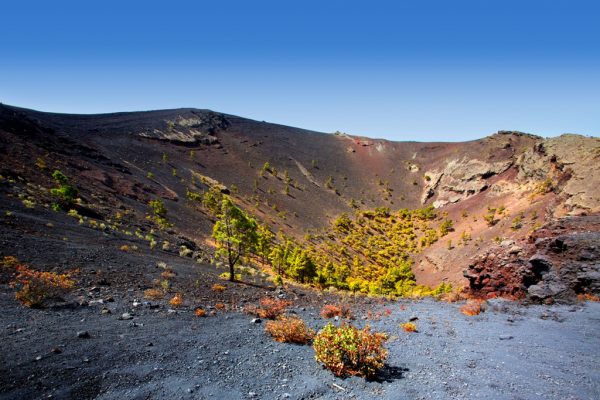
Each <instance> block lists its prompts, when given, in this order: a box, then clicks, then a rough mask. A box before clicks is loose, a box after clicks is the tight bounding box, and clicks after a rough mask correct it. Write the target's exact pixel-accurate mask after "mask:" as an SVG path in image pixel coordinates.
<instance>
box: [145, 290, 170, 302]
mask: <svg viewBox="0 0 600 400" xmlns="http://www.w3.org/2000/svg"><path fill="white" fill-rule="evenodd" d="M144 297H145V298H147V299H149V300H160V299H162V298H163V297H165V293H164V292H163V291H162V290H160V289H146V290H144Z"/></svg>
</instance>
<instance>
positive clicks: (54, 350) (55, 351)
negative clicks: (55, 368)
mask: <svg viewBox="0 0 600 400" xmlns="http://www.w3.org/2000/svg"><path fill="white" fill-rule="evenodd" d="M50 353H53V354H60V353H62V350H61V349H59V348H58V347H54V348H53V349H52V350H50Z"/></svg>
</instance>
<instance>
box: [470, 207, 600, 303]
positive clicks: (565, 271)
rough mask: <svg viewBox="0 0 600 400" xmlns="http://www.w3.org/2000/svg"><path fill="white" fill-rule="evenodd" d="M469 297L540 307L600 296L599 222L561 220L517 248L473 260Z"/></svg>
mask: <svg viewBox="0 0 600 400" xmlns="http://www.w3.org/2000/svg"><path fill="white" fill-rule="evenodd" d="M464 276H465V277H466V278H467V279H468V280H469V288H468V291H469V292H470V293H471V294H473V295H476V296H482V297H488V298H489V297H499V296H500V297H511V298H525V297H527V298H529V299H530V300H532V301H536V302H546V303H547V302H552V301H555V300H562V301H565V300H571V299H573V298H575V296H576V295H578V294H585V293H589V294H594V295H598V294H600V216H587V217H567V218H563V219H560V220H556V221H554V222H552V223H550V224H549V225H547V226H546V227H544V228H542V229H540V230H539V231H537V232H535V233H534V234H533V235H531V236H530V237H529V240H528V242H524V243H521V245H520V246H517V245H516V244H515V243H514V242H512V241H505V242H503V243H502V244H501V245H499V246H495V247H493V248H491V249H490V250H488V251H487V252H486V253H485V254H482V255H479V256H477V257H475V258H474V259H472V262H471V264H470V265H469V268H468V269H467V270H466V271H464Z"/></svg>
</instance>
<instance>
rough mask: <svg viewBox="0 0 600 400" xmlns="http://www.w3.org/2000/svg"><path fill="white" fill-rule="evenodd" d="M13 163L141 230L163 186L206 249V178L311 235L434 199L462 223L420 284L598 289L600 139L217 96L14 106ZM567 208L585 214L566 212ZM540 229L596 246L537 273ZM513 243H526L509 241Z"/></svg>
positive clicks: (3, 146)
mask: <svg viewBox="0 0 600 400" xmlns="http://www.w3.org/2000/svg"><path fill="white" fill-rule="evenodd" d="M0 161H1V166H0V175H2V176H3V177H4V178H6V179H7V181H6V182H5V183H4V184H3V185H4V186H3V191H2V196H5V197H6V196H13V197H14V196H32V197H37V198H39V199H40V202H43V201H45V199H46V198H47V197H48V195H47V193H48V190H47V188H49V187H51V186H52V185H53V180H52V177H51V171H52V170H54V169H60V170H62V171H63V172H64V173H65V174H66V175H67V176H69V177H70V179H71V180H72V182H73V184H74V185H76V186H77V187H78V188H79V190H80V194H81V196H82V198H83V199H84V201H85V207H82V209H83V208H85V210H86V211H85V212H88V213H93V214H94V215H97V216H101V217H102V218H105V219H110V218H112V217H114V215H115V213H116V211H117V210H120V211H121V212H125V211H124V210H127V215H128V218H130V220H131V223H132V224H137V226H139V227H140V228H141V229H150V224H149V223H148V222H147V219H146V214H147V213H148V206H147V204H148V201H150V200H152V199H155V198H161V199H163V200H164V203H165V207H166V209H167V210H168V214H169V216H170V219H171V222H172V223H173V227H172V228H171V229H170V230H169V231H168V232H165V234H166V235H171V236H172V237H173V239H172V240H173V241H174V242H177V241H182V242H185V243H188V244H189V246H195V247H197V248H198V249H201V248H202V247H208V246H207V244H206V243H207V240H208V237H209V236H210V230H211V226H212V220H211V218H210V217H209V216H208V215H207V214H205V213H204V212H203V211H202V209H201V208H199V207H196V206H195V205H194V203H193V202H192V201H190V200H189V196H190V193H200V192H203V191H205V190H206V189H207V188H208V187H218V188H219V189H220V190H223V191H227V192H229V193H230V194H231V195H232V196H233V197H234V198H235V200H236V202H238V204H240V205H241V206H242V207H244V208H245V209H246V210H247V211H248V212H250V213H251V214H253V215H255V216H256V217H257V218H258V219H259V220H261V221H262V222H264V223H266V224H268V225H269V226H270V227H271V228H272V229H273V230H274V231H282V232H284V233H286V234H288V235H291V236H293V237H296V238H298V239H301V238H302V237H303V236H304V235H305V234H306V233H309V232H310V233H316V232H320V231H321V230H322V229H323V228H326V227H328V226H329V225H330V223H331V221H333V220H334V219H335V218H336V217H338V216H339V215H341V214H342V213H344V212H345V213H355V212H356V211H357V210H358V209H363V210H364V209H374V208H376V207H388V208H390V209H392V210H396V209H400V208H411V209H414V208H419V207H423V206H429V205H433V206H434V207H436V209H437V212H438V214H439V216H440V218H447V219H451V220H452V221H453V231H450V232H449V233H448V235H447V236H445V237H444V238H440V239H439V240H438V241H437V242H435V243H433V244H432V245H431V246H429V247H426V248H423V249H422V250H421V251H420V252H419V253H418V254H415V255H414V258H415V264H414V266H413V271H414V273H415V274H416V276H417V281H418V282H419V283H425V284H429V285H435V284H437V283H439V282H443V281H445V282H451V283H453V284H454V285H455V286H463V285H466V286H469V287H470V290H472V291H473V292H474V293H479V294H485V295H493V296H495V295H510V296H516V297H523V296H531V297H535V298H537V299H546V298H547V297H544V296H545V294H546V293H551V294H550V297H552V296H560V294H561V293H569V294H571V295H572V294H574V293H580V292H581V291H582V290H583V289H582V288H583V287H584V286H585V287H589V288H590V290H593V291H597V286H596V284H595V283H594V282H596V280H595V279H596V278H595V275H594V274H595V272H594V271H595V270H594V265H595V264H594V262H596V263H597V260H598V256H597V252H595V250H593V249H591V250H590V249H589V246H591V244H590V245H589V246H588V245H587V244H586V243H588V242H589V243H592V242H593V240H595V239H594V236H593V235H592V236H586V235H585V234H583V232H581V231H580V230H578V227H580V226H588V227H589V228H588V230H589V231H590V232H592V233H594V232H597V231H598V226H597V224H596V223H593V222H589V223H588V221H593V220H592V219H591V218H593V217H594V216H595V215H597V214H598V213H600V197H599V190H600V189H599V188H600V175H599V174H597V173H596V170H597V168H598V165H600V140H599V139H597V138H587V137H582V136H578V135H564V136H561V137H557V138H552V139H542V138H540V137H537V136H532V135H527V134H522V133H518V132H499V133H498V134H495V135H492V136H489V137H486V138H484V139H481V140H477V141H472V142H466V143H416V142H406V143H398V142H389V141H386V140H377V139H368V138H363V137H356V136H351V135H346V134H324V133H319V132H312V131H306V130H302V129H298V128H292V127H287V126H282V125H275V124H269V123H266V122H258V121H252V120H248V119H244V118H240V117H236V116H232V115H226V114H221V113H216V112H212V111H208V110H195V109H179V110H161V111H151V112H139V113H117V114H104V115H63V114H48V113H40V112H37V111H32V110H25V109H19V108H15V107H9V106H0ZM267 162H268V163H269V165H270V166H271V172H269V173H264V171H263V165H264V164H265V163H267ZM10 181H12V182H16V183H14V184H9V183H7V182H10ZM46 200H47V199H46ZM48 201H49V200H48ZM565 216H572V217H574V216H577V218H580V219H578V220H576V221H577V223H574V222H568V223H563V222H561V221H567V220H564V219H560V218H562V217H565ZM568 221H575V220H568ZM553 224H554V225H553ZM556 224H558V225H556ZM561 224H562V225H561ZM559 226H564V228H560V229H559V228H558V227H559ZM541 232H545V233H544V234H545V235H546V236H545V237H544V238H545V239H548V240H549V241H552V240H554V239H556V238H558V237H559V236H560V237H562V236H564V235H567V236H568V240H563V242H564V243H569V244H568V246H569V249H581V251H582V252H584V253H585V252H586V251H587V253H585V254H588V255H589V257H588V256H585V257H588V258H590V260H587V261H586V262H585V263H583V264H582V263H580V264H577V265H579V266H577V267H572V266H571V267H569V268H566V269H564V270H563V269H561V268H562V267H561V266H563V265H571V264H572V263H571V261H572V260H576V259H577V258H578V257H582V256H581V255H580V253H578V252H577V251H575V250H573V252H569V251H567V252H562V253H560V254H561V255H560V257H554V258H552V260H551V265H552V267H549V268H548V271H551V272H552V271H555V273H554V272H552V274H550V275H549V274H547V273H543V274H542V273H538V272H536V271H537V268H538V267H537V266H536V265H538V264H539V263H538V264H536V262H535V261H533V264H532V262H531V261H530V259H531V257H533V256H534V255H535V254H536V252H537V251H538V250H539V251H541V252H548V251H549V250H548V251H546V250H545V249H546V248H545V247H544V246H546V244H544V243H545V242H543V241H540V242H539V243H538V244H536V242H535V240H534V241H533V242H531V240H533V239H532V238H534V237H537V236H535V235H541V234H542V233H541ZM570 232H579V233H581V235H580V234H579V233H578V234H577V235H575V236H569V235H570ZM561 235H562V236H561ZM540 238H541V237H539V238H538V239H540ZM590 238H591V239H590ZM536 240H537V239H536ZM590 240H591V241H590ZM511 242H514V243H515V245H514V246H516V247H519V248H520V250H519V251H517V250H515V249H514V248H513V247H514V246H512V245H511V246H498V243H505V244H506V243H511ZM578 243H579V244H578ZM538 245H539V246H541V247H539V248H538V247H537V246H538ZM586 246H587V247H586ZM584 248H587V249H588V250H585V251H584V250H583V249H584ZM551 254H552V255H553V256H554V255H556V254H558V253H551ZM473 256H475V259H476V261H473V260H472V257H473ZM569 260H571V261H569ZM588 261H589V262H588ZM569 263H571V264H569ZM573 265H574V264H573ZM590 268H591V269H590ZM465 270H467V272H466V276H467V279H465V277H464V276H463V271H465ZM560 271H575V272H568V273H567V272H564V273H563V272H560ZM582 274H583V275H582ZM586 274H587V275H586ZM580 275H581V276H583V277H581V279H580V278H573V276H580ZM542 277H544V279H542ZM559 281H560V282H562V283H561V285H562V286H560V285H559V286H560V290H559V289H557V287H558V286H557V285H558V283H556V282H559ZM575 281H577V282H580V281H581V282H588V283H586V284H585V285H583V284H579V283H576V282H575ZM573 282H575V283H573ZM582 285H583V286H582Z"/></svg>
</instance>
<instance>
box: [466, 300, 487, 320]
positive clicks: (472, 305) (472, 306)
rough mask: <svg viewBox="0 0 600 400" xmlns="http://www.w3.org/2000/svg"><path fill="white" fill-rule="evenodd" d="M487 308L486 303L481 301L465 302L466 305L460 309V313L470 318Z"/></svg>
mask: <svg viewBox="0 0 600 400" xmlns="http://www.w3.org/2000/svg"><path fill="white" fill-rule="evenodd" d="M486 308H487V302H486V301H485V300H481V299H471V300H467V303H466V304H464V305H463V306H462V307H460V312H461V313H463V314H465V315H468V316H470V317H472V316H474V315H479V314H480V313H481V312H483V311H485V309H486Z"/></svg>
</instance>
